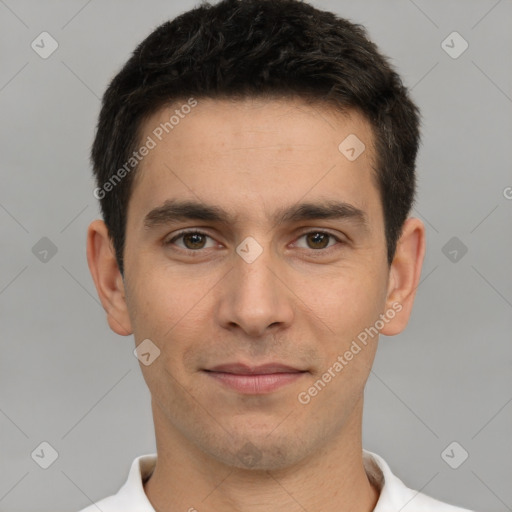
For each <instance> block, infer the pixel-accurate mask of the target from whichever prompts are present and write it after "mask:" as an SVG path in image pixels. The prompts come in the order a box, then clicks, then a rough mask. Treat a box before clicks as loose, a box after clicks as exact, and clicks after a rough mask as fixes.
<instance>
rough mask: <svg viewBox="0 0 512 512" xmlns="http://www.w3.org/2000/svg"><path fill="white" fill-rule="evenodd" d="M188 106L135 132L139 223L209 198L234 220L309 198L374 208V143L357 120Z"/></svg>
mask: <svg viewBox="0 0 512 512" xmlns="http://www.w3.org/2000/svg"><path fill="white" fill-rule="evenodd" d="M194 102H195V105H194ZM194 102H191V101H190V99H188V100H187V99H185V100H183V101H182V102H176V103H175V104H173V105H172V106H171V107H165V108H161V109H160V110H158V111H157V112H156V113H155V114H154V115H152V116H151V117H150V118H149V119H147V120H146V122H145V123H144V125H143V127H142V130H141V136H140V143H141V145H143V144H147V145H148V147H149V146H151V149H150V150H149V151H148V152H147V154H146V156H144V158H143V159H142V160H141V161H140V163H139V165H138V169H137V173H136V179H135V180H134V184H133V189H132V197H131V199H130V206H129V211H133V210H135V211H136V212H137V218H140V216H141V215H144V214H145V213H146V212H148V211H149V210H151V209H154V208H155V207H157V206H159V205H161V204H163V203H165V201H168V200H169V199H183V198H188V199H194V200H195V201H199V202H200V201H201V200H203V201H205V202H207V203H209V204H211V203H212V202H213V201H212V200H213V199H215V201H216V203H217V204H219V206H223V207H224V209H225V210H230V209H231V211H233V214H234V215H235V213H236V214H237V215H238V217H240V215H241V216H242V217H243V216H244V215H247V216H250V215H251V212H250V211H249V210H250V209H251V208H252V209H253V210H254V208H255V207H258V210H259V211H264V212H266V213H268V215H269V218H270V216H271V210H272V209H277V208H282V207H283V206H285V205H290V204H292V203H297V202H298V201H300V200H307V201H308V202H309V203H314V199H315V197H322V198H323V199H324V200H342V201H345V202H349V203H351V204H353V205H354V206H355V207H357V208H359V209H362V210H365V209H369V210H372V208H373V209H375V206H376V205H375V204H373V203H375V202H376V201H377V203H379V204H377V209H379V206H380V201H379V197H378V192H377V188H376V186H375V179H374V170H373V165H374V143H373V134H372V130H371V127H370V125H369V123H368V122H367V121H366V120H365V119H364V118H363V117H362V116H361V115H359V114H358V113H357V112H355V111H349V112H347V113H345V114H342V113H340V112H338V111H336V110H334V109H333V108H332V107H329V106H326V105H311V104H306V103H305V102H303V101H300V100H295V99H293V100H292V99H287V100H276V99H272V100H268V99H267V100H264V99H257V98H251V99H247V100H237V101H233V100H213V99H197V100H194ZM190 105H194V106H192V107H191V106H190ZM368 213H369V216H372V215H378V212H377V211H375V212H372V211H369V212H368Z"/></svg>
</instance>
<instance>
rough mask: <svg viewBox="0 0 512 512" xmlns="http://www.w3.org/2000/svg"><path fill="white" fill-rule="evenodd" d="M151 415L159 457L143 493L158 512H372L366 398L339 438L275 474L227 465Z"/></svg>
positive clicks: (373, 497) (374, 493)
mask: <svg viewBox="0 0 512 512" xmlns="http://www.w3.org/2000/svg"><path fill="white" fill-rule="evenodd" d="M153 414H154V419H155V431H156V434H157V435H156V439H157V453H158V458H157V463H156V467H155V470H154V472H153V474H152V476H151V478H150V479H149V480H148V481H147V482H146V484H145V486H144V490H145V492H146V495H147V497H148V499H149V501H150V502H151V504H152V505H153V508H154V509H155V510H156V511H157V512H170V511H174V510H190V511H194V509H196V510H197V511H199V512H201V511H219V510H222V511H223V512H235V511H240V510H243V511H244V512H273V511H278V510H283V508H284V507H286V510H289V511H290V512H294V511H297V512H299V511H300V512H303V511H304V510H322V511H324V512H349V511H354V510H357V511H358V512H371V511H373V509H374V508H375V505H376V503H377V501H378V497H379V491H378V490H377V489H376V488H375V487H374V486H373V485H372V484H371V483H370V481H369V480H368V476H367V475H366V472H365V470H364V465H363V458H362V455H363V454H362V444H361V425H362V399H361V402H360V404H358V406H357V407H356V410H355V411H354V414H353V415H352V417H351V418H350V419H349V422H348V423H347V424H346V425H345V428H344V429H343V431H342V432H340V433H339V434H338V435H337V437H336V438H334V439H327V440H326V442H325V444H324V445H323V446H322V447H321V449H320V450H318V451H317V452H315V453H314V454H311V455H310V456H308V457H306V458H305V459H303V460H302V461H301V462H300V463H298V464H295V465H293V467H287V468H284V469H280V470H272V471H265V470H251V469H241V468H238V467H233V466H227V465H225V464H223V463H222V462H220V461H218V460H216V459H214V458H213V457H210V456H209V455H207V454H205V453H204V452H202V451H200V450H199V449H198V448H197V447H196V446H194V445H193V444H192V443H190V442H189V441H188V439H186V438H185V437H183V436H182V435H181V433H180V432H178V431H176V430H175V429H173V428H170V427H171V426H170V425H169V423H166V421H165V420H164V418H162V417H161V416H160V415H159V412H158V410H156V409H155V407H154V408H153Z"/></svg>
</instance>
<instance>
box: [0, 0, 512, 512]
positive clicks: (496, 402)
mask: <svg viewBox="0 0 512 512" xmlns="http://www.w3.org/2000/svg"><path fill="white" fill-rule="evenodd" d="M313 3H314V4H315V5H317V6H319V7H323V8H326V9H329V10H332V11H335V12H337V13H339V14H340V15H342V16H345V17H347V18H349V19H352V20H353V21H357V22H360V23H362V24H363V25H365V26H366V27H367V28H368V30H369V32H370V36H371V37H372V38H373V39H374V41H375V42H376V43H377V44H378V45H379V46H380V47H381V49H382V50H383V51H384V52H385V53H386V54H388V55H390V56H391V57H392V62H393V63H394V65H395V66H396V67H397V69H398V70H399V72H400V73H401V74H402V76H403V79H404V82H405V83H406V85H408V86H409V87H412V94H413V97H414V99H415V100H416V101H417V102H418V104H419V105H420V107H421V109H422V112H423V146H422V149H421V153H420V155H419V161H418V172H419V197H418V201H417V205H416V209H415V211H414V212H413V214H414V215H416V216H419V217H420V218H421V219H423V221H424V222H425V224H426V226H427V241H428V248H427V256H426V261H425V264H424V270H423V275H422V282H421V284H420V286H419V288H418V293H417V299H416V306H415V310H414V313H413V315H412V319H411V322H410V325H409V327H408V328H407V330H406V331H405V333H403V334H402V335H400V336H397V337H393V338H386V337H384V336H383V337H381V345H380V351H379V353H378V356H377V359H376V363H375V367H374V370H373V373H372V374H371V377H370V380H369V383H368V387H367V394H366V410H365V426H364V441H365V442H364V444H365V447H366V448H367V449H370V450H373V451H376V452H377V453H379V454H381V455H382V456H383V457H384V458H385V459H386V460H387V461H388V463H389V464H390V466H391V467H392V469H393V470H394V471H395V473H396V474H398V476H399V477H400V478H402V479H403V480H404V481H405V483H406V484H407V485H409V486H410V487H413V488H415V489H418V490H419V489H421V490H422V491H423V492H425V493H427V494H430V495H432V496H435V497H437V498H439V499H441V500H446V501H449V502H452V503H453V504H457V505H460V506H465V507H468V508H473V509H475V510H480V511H488V512H494V511H496V512H497V511H505V510H512V485H511V482H512V442H511V436H510V433H511V431H512V428H511V427H512V372H511V370H512V344H511V343H510V341H511V335H510V333H511V332H512V315H511V313H512V279H511V271H510V262H511V261H512V230H511V220H512V199H509V198H510V197H512V188H507V187H512V173H511V161H512V152H511V148H510V146H511V143H512V116H511V113H512V99H511V98H512V69H511V61H510V49H511V48H512V32H511V31H510V26H511V23H512V2H511V1H507V0H501V1H496V0H481V1H462V0H461V1H441V0H438V1H420V0H415V1H414V2H413V1H409V0H394V1H382V0H379V1H377V0H374V1H369V0H365V1H360V2H348V1H341V0H335V1H334V0H333V1H327V0H325V1H317V2H313ZM193 5H195V2H193V1H185V0H182V1H180V2H170V1H155V0H152V1H150V2H121V1H119V0H117V1H113V0H108V1H99V0H92V1H88V2H87V1H84V0H80V1H67V2H59V1H48V0H47V1H36V0H33V1H18V2H15V1H14V0H0V52H1V53H0V62H1V66H0V109H1V119H2V123H1V127H0V144H1V151H0V166H1V186H0V223H1V224H0V225H1V237H0V249H1V255H2V259H1V267H0V315H1V330H0V332H1V343H2V345H1V356H0V380H1V383H0V384H1V385H0V393H1V396H0V427H1V435H0V441H1V446H0V475H1V477H0V510H1V511H9V512H15V511H26V512H28V511H38V512H45V511H48V512H50V511H51V512H57V511H73V510H77V509H79V508H82V507H84V506H86V505H88V504H90V503H91V501H92V500H97V499H99V498H102V497H105V496H107V495H110V494H112V493H114V492H116V491H117V489H118V488H119V486H120V485H121V484H122V483H123V482H124V480H125V478H126V476H127V472H128V469H129V465H130V463H131V461H132V460H133V458H134V457H136V456H138V455H141V454H144V453H148V452H152V451H154V449H155V446H154V434H153V427H152V419H151V412H150V403H149V392H148V391H147V389H146V387H145V384H144V381H143V380H142V377H141V374H140V370H139V367H138V364H139V363H138V361H137V359H136V358H135V357H134V356H133V353H132V350H133V338H132V337H127V338H123V337H119V336H117V335H115V334H113V333H112V332H111V331H110V330H109V328H108V326H107V323H106V320H105V315H104V312H103V309H102V308H101V306H100V305H99V301H98V299H97V297H96V292H95V289H94V286H93V282H92V279H91V277H90V275H89V271H88V268H87V262H86V257H85V234H86V229H87V226H88V224H89V222H90V221H91V220H93V219H94V218H96V217H98V208H97V204H96V203H97V202H96V200H95V199H94V197H93V195H92V191H93V188H94V183H93V181H92V178H91V170H90V166H89V161H88V154H89V148H90V144H91V142H92V137H93V134H94V128H95V123H96V118H97V115H98V112H99V106H100V101H99V99H100V98H101V95H102V94H103V91H104V90H105V88H106V86H107V83H108V82H109V80H110V79H111V78H112V77H113V75H114V74H115V73H116V72H117V70H118V69H119V68H120V66H121V65H122V63H123V62H124V61H125V60H126V59H127V58H128V56H129V54H130V53H131V51H132V50H133V49H134V47H135V45H136V44H137V43H138V42H139V41H141V40H142V39H143V38H144V37H145V36H146V35H148V34H149V33H150V32H151V30H152V29H153V28H155V27H156V26H157V25H158V24H160V23H162V22H163V21H165V20H167V19H169V18H172V17H174V16H175V15H176V14H178V13H180V12H182V11H184V10H187V9H189V8H191V7H192V6H193ZM43 31H47V32H49V33H50V34H51V35H52V37H53V38H55V40H56V41H57V42H58V44H59V46H58V49H57V50H56V51H55V53H53V54H52V55H51V56H49V57H48V58H47V59H43V58H41V57H40V56H39V55H38V54H37V53H36V52H35V51H34V50H33V49H32V48H31V42H32V41H33V40H35V39H36V38H37V36H38V35H39V34H40V33H41V32H43ZM453 31H457V32H459V33H460V34H461V35H462V37H463V38H464V39H465V40H466V41H467V42H468V43H469V48H468V49H467V50H466V51H465V52H464V53H463V54H462V55H460V56H459V57H458V58H456V59H455V58H452V57H451V56H450V55H448V54H447V53H446V51H445V50H444V49H443V47H442V45H441V43H442V41H443V40H445V38H446V37H447V36H448V35H449V34H451V33H452V32H453ZM36 41H37V39H36ZM460 43H461V41H460V40H458V41H457V40H454V42H453V43H452V42H451V40H450V39H448V42H447V43H445V44H449V45H450V46H453V47H454V48H452V52H453V51H457V50H460V48H461V46H460ZM46 48H48V46H46ZM507 196H508V198H507ZM42 237H47V238H48V239H50V240H51V241H52V242H53V244H54V245H55V247H56V249H57V252H56V254H55V255H52V253H51V252H49V253H48V254H47V255H46V261H44V253H42V252H40V251H41V250H42V249H41V247H43V249H44V244H45V243H46V244H47V243H48V242H44V241H43V242H39V243H40V244H42V245H36V244H37V243H38V241H39V240H40V239H41V238H42ZM452 237H457V239H458V241H456V242H455V244H456V245H453V246H452V245H448V246H447V247H445V244H447V242H448V241H449V240H450V239H451V238H452ZM453 243H454V242H452V244H453ZM457 244H458V247H457ZM462 244H463V245H462ZM35 245H36V249H35V250H34V251H33V250H32V249H33V247H34V246H35ZM463 246H465V247H467V253H466V254H464V255H463V256H462V257H461V255H462V251H461V248H463ZM443 247H445V249H444V252H443ZM454 250H456V251H457V253H454V252H453V251H454ZM38 251H39V252H38ZM450 251H451V253H450ZM34 253H35V254H34ZM41 258H42V259H43V261H41ZM452 260H455V261H452ZM43 441H46V442H48V443H50V445H51V446H53V447H54V449H55V450H56V451H57V452H58V455H59V456H58V458H57V460H56V461H55V462H54V463H53V464H52V465H51V466H50V467H49V468H48V469H46V470H45V469H42V468H41V467H39V465H38V464H36V462H35V461H34V460H33V459H32V458H31V453H32V452H33V451H34V450H35V449H36V447H38V446H39V444H40V443H41V442H43ZM452 441H457V442H458V443H459V444H460V445H461V446H462V447H463V449H465V450H466V451H467V452H468V453H469V458H468V459H467V460H466V461H465V462H464V463H463V464H462V465H461V466H460V467H459V468H458V469H452V468H451V467H449V466H448V464H447V463H445V461H444V460H443V459H442V457H441V453H442V452H443V450H444V449H445V448H446V447H447V446H448V445H449V444H450V443H451V442H452ZM461 450H462V449H461V448H458V447H457V448H456V449H455V450H454V452H451V453H450V455H452V454H453V455H452V460H457V459H458V458H460V457H461V454H462V453H463V452H462V451H461ZM48 453H49V452H48V450H47V451H46V455H45V456H47V455H48Z"/></svg>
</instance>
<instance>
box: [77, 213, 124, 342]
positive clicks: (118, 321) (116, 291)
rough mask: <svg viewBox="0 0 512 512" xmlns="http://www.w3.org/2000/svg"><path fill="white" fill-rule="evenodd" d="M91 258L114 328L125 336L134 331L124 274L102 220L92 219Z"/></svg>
mask: <svg viewBox="0 0 512 512" xmlns="http://www.w3.org/2000/svg"><path fill="white" fill-rule="evenodd" d="M87 262H88V264H89V270H90V272H91V275H92V278H93V280H94V284H95V285H96V290H97V292H98V296H99V298H100V301H101V304H102V305H103V309H104V310H105V311H106V313H107V321H108V324H109V326H110V328H111V329H112V330H113V331H114V332H115V333H117V334H119V335H121V336H128V335H130V334H132V333H133V329H132V326H131V322H130V317H129V315H128V308H127V305H126V298H125V290H124V282H123V277H122V276H121V272H120V271H119V267H118V265H117V260H116V257H115V251H114V248H113V246H112V242H111V240H110V237H109V234H108V229H107V226H106V225H105V223H104V222H103V221H102V220H95V221H93V222H91V224H90V226H89V229H88V230H87Z"/></svg>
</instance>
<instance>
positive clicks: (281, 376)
mask: <svg viewBox="0 0 512 512" xmlns="http://www.w3.org/2000/svg"><path fill="white" fill-rule="evenodd" d="M205 373H206V375H207V376H208V377H210V378H211V379H213V380H214V381H215V382H218V383H219V384H221V385H222V386H223V387H225V388H229V389H230V390H233V391H236V392H237V393H241V394H245V395H263V394H267V393H271V392H273V391H277V390H278V389H279V388H281V387H283V386H286V385H288V384H291V383H293V382H295V381H296V380H298V379H300V378H301V377H302V376H303V375H304V374H306V373H308V372H307V371H306V370H299V369H298V368H293V367H291V366H288V365H284V364H281V363H267V364H263V365H259V366H249V365H246V364H241V363H233V364H221V365H218V366H214V367H213V368H210V369H208V370H205Z"/></svg>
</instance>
